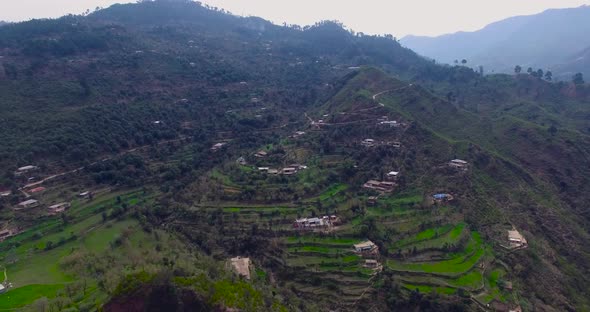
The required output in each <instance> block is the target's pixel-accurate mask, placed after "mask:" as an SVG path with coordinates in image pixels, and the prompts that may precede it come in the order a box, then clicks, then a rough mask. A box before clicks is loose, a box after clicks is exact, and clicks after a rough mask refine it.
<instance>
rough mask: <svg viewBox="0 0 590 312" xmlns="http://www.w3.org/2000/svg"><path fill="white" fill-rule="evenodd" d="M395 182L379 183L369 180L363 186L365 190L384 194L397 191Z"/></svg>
mask: <svg viewBox="0 0 590 312" xmlns="http://www.w3.org/2000/svg"><path fill="white" fill-rule="evenodd" d="M395 186H396V184H395V182H392V181H377V180H369V181H367V182H366V183H365V184H363V188H365V189H368V190H374V191H378V192H382V193H391V192H393V190H394V189H395Z"/></svg>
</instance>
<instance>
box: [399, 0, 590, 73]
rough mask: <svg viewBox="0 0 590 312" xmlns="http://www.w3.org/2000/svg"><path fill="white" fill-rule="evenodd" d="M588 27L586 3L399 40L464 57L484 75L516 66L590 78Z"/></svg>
mask: <svg viewBox="0 0 590 312" xmlns="http://www.w3.org/2000/svg"><path fill="white" fill-rule="evenodd" d="M589 31H590V6H582V7H578V8H571V9H551V10H547V11H545V12H543V13H540V14H536V15H529V16H517V17H512V18H508V19H505V20H502V21H499V22H496V23H493V24H490V25H488V26H486V27H485V28H483V29H481V30H479V31H474V32H458V33H454V34H447V35H442V36H439V37H421V36H407V37H404V38H403V39H402V40H401V42H402V44H403V45H405V46H407V47H408V48H410V49H412V50H414V51H416V52H417V53H419V54H422V55H424V56H426V57H429V58H433V59H435V60H437V61H438V62H441V63H449V64H452V63H454V61H455V60H459V61H461V60H462V59H466V60H467V61H468V63H467V65H468V66H472V67H475V66H479V65H482V66H484V69H485V71H486V72H488V73H490V72H512V71H513V69H514V67H515V65H520V66H522V67H523V68H524V70H526V69H527V68H528V67H533V68H534V69H537V68H541V69H543V70H552V71H553V73H554V76H555V77H560V78H563V79H569V78H571V76H572V75H573V74H575V73H577V72H582V73H584V74H585V75H586V76H590V61H589V60H588V59H587V58H588V57H590V36H588V32H589Z"/></svg>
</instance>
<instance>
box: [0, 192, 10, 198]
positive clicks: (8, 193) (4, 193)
mask: <svg viewBox="0 0 590 312" xmlns="http://www.w3.org/2000/svg"><path fill="white" fill-rule="evenodd" d="M10 195H12V191H0V197H8V196H10Z"/></svg>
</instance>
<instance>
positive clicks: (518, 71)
mask: <svg viewBox="0 0 590 312" xmlns="http://www.w3.org/2000/svg"><path fill="white" fill-rule="evenodd" d="M521 71H522V67H520V65H516V66H515V67H514V73H516V74H520V72H521Z"/></svg>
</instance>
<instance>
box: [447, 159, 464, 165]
mask: <svg viewBox="0 0 590 312" xmlns="http://www.w3.org/2000/svg"><path fill="white" fill-rule="evenodd" d="M451 162H453V163H456V164H462V165H466V164H467V162H466V161H464V160H462V159H453V160H451Z"/></svg>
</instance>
